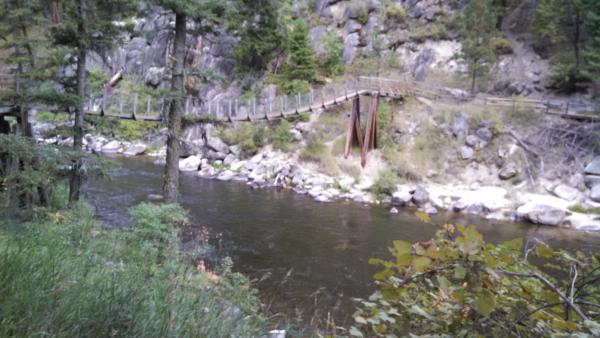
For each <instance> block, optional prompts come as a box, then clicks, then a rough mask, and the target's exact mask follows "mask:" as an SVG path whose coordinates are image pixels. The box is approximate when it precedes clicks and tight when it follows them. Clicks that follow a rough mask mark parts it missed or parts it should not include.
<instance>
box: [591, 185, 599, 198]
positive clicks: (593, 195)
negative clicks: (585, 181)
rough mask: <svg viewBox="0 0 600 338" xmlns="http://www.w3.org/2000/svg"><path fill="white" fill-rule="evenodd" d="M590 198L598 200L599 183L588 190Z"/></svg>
mask: <svg viewBox="0 0 600 338" xmlns="http://www.w3.org/2000/svg"><path fill="white" fill-rule="evenodd" d="M590 198H591V199H592V201H594V202H600V184H597V185H595V186H593V187H592V191H591V192H590Z"/></svg>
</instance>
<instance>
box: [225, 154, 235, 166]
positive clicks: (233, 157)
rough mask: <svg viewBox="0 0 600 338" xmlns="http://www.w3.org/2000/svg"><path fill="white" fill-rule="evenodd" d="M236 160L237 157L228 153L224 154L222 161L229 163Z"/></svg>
mask: <svg viewBox="0 0 600 338" xmlns="http://www.w3.org/2000/svg"><path fill="white" fill-rule="evenodd" d="M236 160H237V158H236V157H235V155H233V154H229V155H227V156H225V158H224V159H223V163H225V164H229V165H231V164H232V163H233V162H235V161H236Z"/></svg>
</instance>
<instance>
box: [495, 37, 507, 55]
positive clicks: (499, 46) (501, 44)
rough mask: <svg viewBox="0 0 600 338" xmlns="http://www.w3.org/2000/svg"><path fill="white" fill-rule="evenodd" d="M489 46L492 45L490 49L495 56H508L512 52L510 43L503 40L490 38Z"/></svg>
mask: <svg viewBox="0 0 600 338" xmlns="http://www.w3.org/2000/svg"><path fill="white" fill-rule="evenodd" d="M490 44H491V45H492V49H493V50H494V52H495V53H496V55H504V54H510V53H512V52H513V49H512V45H511V43H510V41H508V40H507V39H505V38H499V37H495V38H492V40H491V41H490Z"/></svg>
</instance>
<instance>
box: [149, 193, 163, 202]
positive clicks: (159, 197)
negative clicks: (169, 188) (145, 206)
mask: <svg viewBox="0 0 600 338" xmlns="http://www.w3.org/2000/svg"><path fill="white" fill-rule="evenodd" d="M164 199H165V197H164V196H163V195H159V194H150V195H148V197H146V200H148V201H150V202H162V201H163V200H164Z"/></svg>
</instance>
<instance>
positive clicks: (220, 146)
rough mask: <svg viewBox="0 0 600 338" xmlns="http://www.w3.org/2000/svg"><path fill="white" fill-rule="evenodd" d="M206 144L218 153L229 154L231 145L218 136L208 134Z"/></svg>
mask: <svg viewBox="0 0 600 338" xmlns="http://www.w3.org/2000/svg"><path fill="white" fill-rule="evenodd" d="M206 145H207V146H208V147H209V148H210V149H212V150H214V151H216V152H218V153H222V154H229V146H228V145H227V144H225V142H223V140H221V139H220V138H218V137H214V136H210V135H207V136H206Z"/></svg>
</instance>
